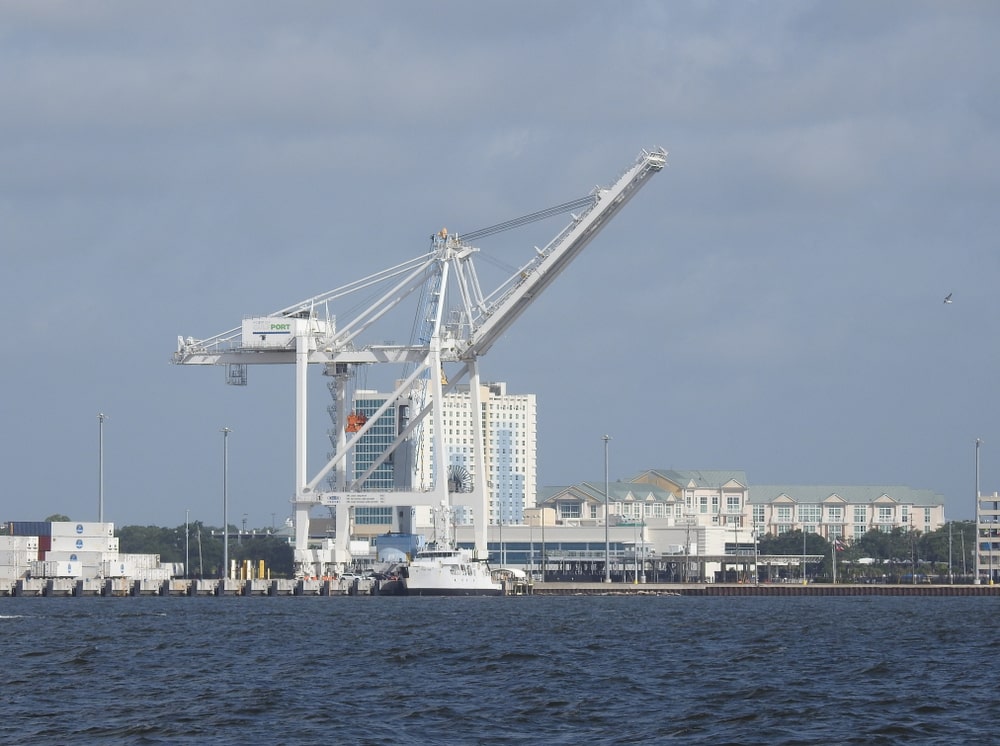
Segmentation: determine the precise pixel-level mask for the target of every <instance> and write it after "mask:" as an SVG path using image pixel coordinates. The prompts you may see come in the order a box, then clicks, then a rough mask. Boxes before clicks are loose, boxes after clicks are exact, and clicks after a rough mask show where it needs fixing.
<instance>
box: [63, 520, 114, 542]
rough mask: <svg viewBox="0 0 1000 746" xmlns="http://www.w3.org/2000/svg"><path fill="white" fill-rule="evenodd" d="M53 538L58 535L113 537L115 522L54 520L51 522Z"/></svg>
mask: <svg viewBox="0 0 1000 746" xmlns="http://www.w3.org/2000/svg"><path fill="white" fill-rule="evenodd" d="M49 526H50V528H51V534H52V538H53V539H55V538H56V537H57V536H62V537H67V536H89V537H92V538H96V537H98V536H105V537H111V536H114V535H115V524H113V523H77V522H76V521H52V523H50V524H49Z"/></svg>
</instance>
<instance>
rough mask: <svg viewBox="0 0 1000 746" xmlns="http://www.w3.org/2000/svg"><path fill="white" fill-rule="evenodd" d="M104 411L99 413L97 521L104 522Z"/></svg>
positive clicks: (105, 417) (105, 416)
mask: <svg viewBox="0 0 1000 746" xmlns="http://www.w3.org/2000/svg"><path fill="white" fill-rule="evenodd" d="M107 418H108V416H107V415H106V414H104V412H100V413H99V414H98V415H97V522H98V523H104V420H106V419H107Z"/></svg>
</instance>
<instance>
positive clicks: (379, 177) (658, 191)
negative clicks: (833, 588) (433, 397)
mask: <svg viewBox="0 0 1000 746" xmlns="http://www.w3.org/2000/svg"><path fill="white" fill-rule="evenodd" d="M998 38H1000V5H997V4H996V3H993V2H980V3H973V2H948V3H940V2H913V1H910V0H907V1H906V2H877V3H873V2H868V1H867V0H866V1H864V2H838V3H829V2H804V1H802V0H795V1H794V2H778V1H775V2H759V3H757V2H718V3H713V2H699V3H661V2H621V3H597V2H509V1H508V2H502V3H500V2H496V3H486V2H481V3H480V2H477V3H465V2H422V3H415V2H370V3H327V2H308V3H302V2H299V3H296V2H290V3H272V2H213V3H201V2H186V3H185V2H173V3H143V2H138V3H136V2H97V1H95V2H87V3H79V2H45V3H39V2H36V1H35V0H25V1H24V2H15V1H11V0H8V2H5V3H3V4H2V5H0V69H3V70H4V74H3V75H0V100H2V101H3V116H2V117H0V256H2V265H0V312H2V316H3V320H4V326H5V328H6V330H7V331H6V335H5V336H6V343H4V344H3V345H0V363H2V382H3V394H2V398H0V413H2V418H0V422H2V424H3V428H4V432H5V435H4V438H3V444H4V445H3V448H2V450H0V453H2V455H0V467H2V468H3V472H4V477H5V478H4V479H3V482H2V488H0V520H39V519H42V518H44V517H46V516H48V515H49V514H52V513H65V514H67V515H68V516H70V518H72V519H74V520H96V519H97V513H98V482H99V480H98V419H97V414H98V413H99V412H105V413H106V414H107V415H108V418H109V419H108V420H107V422H106V423H105V425H104V464H105V467H104V468H105V479H104V485H105V491H104V494H105V503H104V505H105V518H106V520H111V521H114V522H115V523H117V524H119V525H129V524H156V525H169V526H176V525H179V524H182V523H183V522H184V519H185V515H186V514H187V512H188V511H189V514H190V516H191V519H192V520H195V519H198V520H203V521H204V522H206V523H208V524H211V525H220V524H221V523H222V505H221V503H222V492H223V490H222V471H223V470H222V456H223V441H222V435H221V433H220V429H221V428H222V427H224V426H228V427H230V428H232V430H233V432H232V434H231V435H230V439H229V462H230V471H229V474H230V477H229V495H230V511H229V515H230V520H231V522H233V523H239V522H240V521H241V520H242V516H243V514H246V516H247V522H248V523H247V525H248V526H251V527H262V526H268V525H270V524H271V523H272V521H273V520H276V521H277V522H278V523H280V522H281V520H282V519H283V518H284V517H285V516H287V515H288V514H289V512H290V506H289V498H290V497H291V495H292V492H293V489H294V460H293V455H294V453H293V450H294V430H293V423H294V412H293V405H294V385H293V370H292V368H290V367H285V366H280V367H274V368H270V367H265V366H261V367H259V368H252V369H251V370H250V383H249V385H248V386H247V387H246V388H238V387H230V386H226V385H225V384H224V374H223V370H222V369H221V368H196V367H180V366H174V365H172V364H171V362H170V359H171V355H172V353H173V351H174V349H175V346H176V337H177V335H178V334H183V335H184V336H188V335H192V336H194V337H200V338H204V337H208V336H211V335H213V334H216V333H218V332H222V331H225V330H227V329H231V328H233V327H236V326H238V325H239V324H240V321H241V319H242V318H243V317H244V316H248V315H254V314H263V313H267V312H269V311H273V310H275V309H278V308H282V307H285V306H287V305H291V304H293V303H295V302H297V301H299V300H301V299H304V298H307V297H310V296H312V295H315V294H318V293H321V292H323V291H326V290H329V289H332V288H334V287H338V286H340V285H343V284H345V283H347V282H349V281H351V280H355V279H359V278H361V277H363V276H366V275H368V274H371V273H373V272H375V271H377V270H380V269H383V268H385V267H389V266H392V265H394V264H397V263H399V262H401V261H403V260H405V259H409V258H411V257H415V256H417V255H419V254H421V253H422V252H424V251H426V250H427V237H428V236H429V235H430V234H431V233H433V232H434V231H436V230H438V229H439V228H440V227H443V226H447V227H449V228H452V229H457V230H464V231H469V230H473V229H476V228H481V227H484V226H488V225H493V224H495V223H499V222H501V221H503V220H507V219H509V218H512V217H517V216H519V215H523V214H526V213H530V212H533V211H535V210H539V209H542V208H546V207H549V206H551V205H554V204H558V203H560V202H564V201H566V200H569V199H572V198H575V197H579V196H581V195H583V194H586V193H587V192H588V191H590V189H591V188H592V187H594V186H595V185H598V184H601V185H608V184H610V183H611V182H613V181H614V179H615V178H616V177H617V175H618V174H619V173H620V172H621V171H622V170H623V169H624V168H625V167H626V166H628V165H630V164H631V162H632V161H633V160H634V158H635V157H636V156H637V155H638V154H639V152H640V151H641V150H642V149H643V148H647V149H651V148H654V147H660V146H662V147H664V148H666V149H667V150H668V151H669V152H670V156H669V161H670V166H669V168H668V169H666V170H664V171H663V172H662V173H661V174H659V175H658V176H656V177H655V178H654V179H653V180H652V181H651V182H650V183H649V184H648V185H647V186H646V187H645V188H644V189H643V190H642V192H641V193H640V194H639V195H638V196H637V197H636V198H635V199H634V200H633V201H632V202H630V203H629V205H628V206H627V207H626V208H625V209H624V210H623V211H622V212H621V213H620V214H619V215H618V217H616V218H615V220H614V221H613V222H612V223H611V224H610V225H609V226H608V227H607V228H606V229H605V230H604V231H603V232H602V233H601V234H600V235H599V236H598V238H597V239H596V240H595V241H594V242H593V243H592V244H591V245H590V246H588V248H587V249H586V251H584V253H583V254H582V255H581V256H580V257H579V258H578V259H577V260H576V261H575V263H574V264H573V265H572V266H571V267H570V268H569V269H568V270H567V271H566V272H565V273H564V274H563V275H561V276H560V277H559V279H558V280H557V281H556V283H555V284H554V285H553V286H552V287H551V288H549V290H547V291H546V293H545V294H544V295H543V296H541V297H540V298H539V300H538V301H536V302H535V304H534V305H533V306H532V307H531V308H530V309H529V310H528V311H527V312H526V313H525V315H524V316H523V317H521V319H519V321H518V322H517V323H516V324H515V326H514V327H513V328H512V330H511V331H510V332H509V333H508V334H507V335H506V336H505V338H504V339H502V340H501V341H500V342H499V343H498V344H497V345H496V346H495V347H494V348H493V349H492V350H491V351H490V353H489V355H487V356H486V357H485V358H483V361H482V366H481V371H482V376H483V379H484V380H496V381H507V382H508V389H509V390H510V391H511V392H517V393H529V392H530V393H535V394H536V395H537V397H538V432H539V445H538V478H539V484H540V485H557V484H571V483H575V482H579V481H584V480H592V481H600V480H602V479H603V448H604V444H603V441H602V440H601V436H602V435H603V434H605V433H608V434H610V435H611V436H612V438H613V440H612V441H611V443H610V476H611V479H612V480H616V479H625V478H628V477H631V476H633V475H634V474H636V473H638V472H640V471H642V470H644V469H648V468H676V469H741V470H744V471H745V472H746V474H747V477H748V480H749V482H750V485H751V488H752V486H753V484H754V483H755V482H756V483H760V484H795V483H799V484H850V485H859V484H868V485H876V484H886V485H892V484H902V485H908V486H911V487H914V488H921V489H931V490H935V491H937V492H939V493H941V494H942V495H943V496H944V497H945V499H946V505H947V514H948V517H949V518H971V517H972V515H973V505H974V489H975V441H976V438H982V439H983V441H984V442H983V446H982V449H981V451H980V454H981V471H980V474H981V485H982V489H983V490H984V491H990V492H992V491H994V490H998V489H1000V406H998V404H1000V394H998V386H997V381H998V376H1000V348H998V344H997V343H998V337H1000V335H998V332H1000V291H998V282H997V281H998V278H1000V250H998V246H997V239H996V235H997V232H998V226H1000V210H998V209H997V201H998V196H1000V188H998V187H1000V140H998V121H1000V120H998V115H1000V85H998V83H997V71H998V70H1000V46H998V45H997V43H996V42H997V39H998ZM560 225H561V224H560ZM560 225H556V226H555V227H554V228H552V230H551V231H550V234H549V235H541V236H539V235H528V236H523V237H522V236H518V235H517V233H516V232H514V233H510V234H503V238H502V239H500V240H499V243H498V244H496V245H495V246H493V247H492V248H493V249H494V250H495V251H497V252H498V253H499V254H500V255H502V256H504V257H505V258H506V259H507V260H508V261H509V263H510V264H511V265H518V264H520V263H522V262H523V261H525V260H527V259H528V258H529V257H530V255H531V253H532V251H533V249H532V246H533V245H536V244H538V245H541V244H542V243H544V242H545V241H546V240H547V239H548V238H550V237H551V235H554V233H555V232H556V231H557V230H558V228H559V227H560ZM522 241H523V243H522ZM948 293H953V294H954V295H953V298H954V302H953V303H952V304H950V305H947V304H944V303H942V300H943V298H944V297H945V295H947V294H948ZM408 332H409V329H402V330H400V334H399V339H400V340H403V339H405V338H407V337H408ZM372 341H377V340H372ZM324 382H325V381H324V379H323V377H322V376H321V375H320V374H319V369H318V368H317V369H316V370H315V372H314V375H313V376H312V377H311V381H310V386H311V389H312V391H311V393H310V395H311V397H312V408H311V423H310V430H311V433H312V440H313V444H314V453H312V454H311V456H310V472H314V471H316V470H317V469H318V468H319V467H320V466H321V465H322V461H323V458H322V457H323V454H325V452H326V450H328V442H327V441H326V438H325V432H326V429H327V428H328V427H329V426H330V423H329V419H328V417H327V415H326V406H327V404H328V403H329V398H328V396H329V395H328V394H327V392H326V389H325V388H324Z"/></svg>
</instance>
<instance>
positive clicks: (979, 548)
mask: <svg viewBox="0 0 1000 746" xmlns="http://www.w3.org/2000/svg"><path fill="white" fill-rule="evenodd" d="M982 442H983V441H982V440H980V439H979V438H976V562H975V565H976V566H975V568H973V569H974V570H975V573H976V577H975V578H974V579H973V581H972V582H973V584H974V585H979V584H980V583H981V582H982V581H981V580H980V578H979V572H980V569H981V567H982V562H981V561H980V559H979V553H980V551H982V542H981V541H979V539H980V536H979V446H980V444H981V443H982Z"/></svg>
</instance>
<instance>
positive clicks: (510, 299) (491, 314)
mask: <svg viewBox="0 0 1000 746" xmlns="http://www.w3.org/2000/svg"><path fill="white" fill-rule="evenodd" d="M666 163H667V152H666V151H665V150H663V149H662V148H661V149H658V150H654V151H652V152H643V154H642V155H641V156H639V158H638V159H637V160H636V162H635V163H634V164H633V165H632V167H631V168H629V169H628V170H626V171H625V173H623V174H622V175H621V176H620V177H619V178H618V180H617V181H616V182H615V183H614V185H612V186H611V187H608V188H606V189H601V188H598V189H596V190H594V192H593V194H592V196H593V203H592V204H591V205H590V207H589V208H588V209H586V210H585V211H584V212H583V213H581V214H580V215H578V216H574V218H573V222H571V223H570V224H569V225H567V226H566V227H565V228H564V229H563V230H562V231H561V232H560V233H559V235H557V236H556V237H555V238H553V239H552V240H551V241H550V242H549V243H548V245H547V246H546V247H545V248H544V249H541V250H540V251H538V252H537V255H536V256H535V257H533V258H532V260H531V261H530V262H529V263H528V264H526V265H525V266H524V267H522V268H521V270H520V272H519V273H518V274H517V275H515V276H514V277H513V278H512V280H513V284H511V285H510V286H508V287H506V288H504V289H502V290H503V292H502V294H501V295H500V296H499V297H497V298H496V300H494V301H493V302H492V303H490V304H489V305H488V307H487V308H486V309H485V310H484V311H483V313H482V314H481V315H479V317H478V318H474V319H473V323H472V327H473V331H472V334H471V336H470V338H469V341H468V346H467V347H466V348H465V349H464V350H462V351H461V352H460V357H461V358H462V359H470V358H474V357H478V356H480V355H484V354H485V353H486V352H487V351H489V349H490V347H492V346H493V343H494V342H496V340H497V339H498V338H499V337H500V336H501V335H502V334H503V333H504V332H506V331H507V329H508V328H510V325H511V324H513V323H514V321H516V320H517V318H518V316H520V315H521V314H522V313H524V311H525V309H526V308H527V307H528V306H530V305H531V303H532V301H534V299H535V298H536V297H537V296H538V295H539V293H541V292H542V291H543V290H545V288H547V287H548V286H549V285H550V284H552V282H553V281H554V280H555V279H556V277H558V276H559V274H560V273H561V272H562V271H563V270H564V269H566V267H567V266H569V263H570V262H572V261H573V259H575V258H576V257H577V255H578V254H579V253H580V252H581V251H583V249H584V248H585V247H586V246H587V244H588V243H590V242H591V240H593V238H594V236H596V235H597V234H598V233H599V232H600V230H601V229H602V228H603V227H604V226H605V225H606V224H607V223H608V221H609V220H611V218H613V217H614V216H615V215H616V214H617V213H618V211H619V210H621V209H622V207H624V206H625V203H626V202H628V201H629V200H630V199H631V198H632V197H633V196H634V195H635V194H636V192H638V191H639V189H640V188H641V187H642V186H643V185H644V184H645V183H646V182H647V181H648V179H649V177H650V176H651V175H652V174H654V173H656V172H658V171H660V170H661V169H662V168H663V167H664V166H665V165H666Z"/></svg>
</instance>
